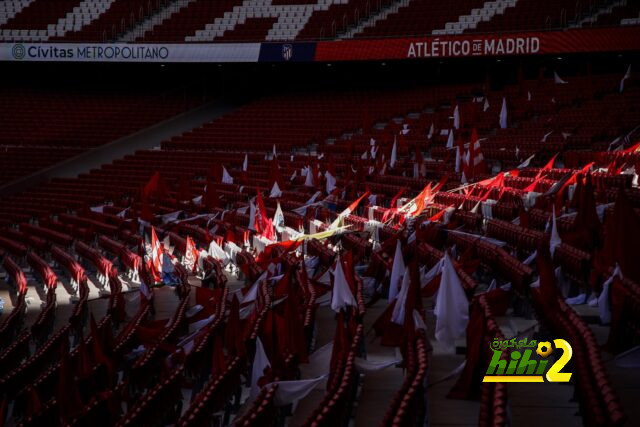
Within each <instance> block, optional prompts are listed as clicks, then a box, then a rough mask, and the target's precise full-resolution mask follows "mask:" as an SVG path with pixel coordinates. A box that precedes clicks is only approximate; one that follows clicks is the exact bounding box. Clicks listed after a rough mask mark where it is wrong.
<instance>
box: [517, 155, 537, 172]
mask: <svg viewBox="0 0 640 427" xmlns="http://www.w3.org/2000/svg"><path fill="white" fill-rule="evenodd" d="M535 156H536V155H535V154H532V155H531V156H530V157H529V158H528V159H527V160H525V161H524V162H522V163H520V164H519V165H518V169H524V168H527V167H529V163H530V162H531V160H532V159H533V158H534V157H535Z"/></svg>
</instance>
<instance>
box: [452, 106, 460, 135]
mask: <svg viewBox="0 0 640 427" xmlns="http://www.w3.org/2000/svg"><path fill="white" fill-rule="evenodd" d="M453 127H454V128H456V129H460V108H459V107H458V106H457V105H456V108H454V109H453Z"/></svg>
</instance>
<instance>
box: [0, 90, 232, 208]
mask: <svg viewBox="0 0 640 427" xmlns="http://www.w3.org/2000/svg"><path fill="white" fill-rule="evenodd" d="M233 108H234V106H233V105H232V104H230V103H224V102H212V103H207V104H204V105H202V106H200V107H198V108H195V109H193V110H190V111H186V112H184V113H182V114H179V115H177V116H174V117H172V118H169V119H167V120H165V121H162V122H159V123H157V124H155V125H153V126H150V127H148V128H146V129H142V130H140V131H138V132H136V133H134V134H132V135H127V136H125V137H123V138H120V139H118V140H115V141H113V142H110V143H108V144H105V145H102V146H99V147H96V148H93V149H91V150H89V151H85V152H83V153H81V154H79V155H77V156H75V157H72V158H70V159H66V160H64V161H62V162H59V163H56V164H54V165H53V166H50V167H48V168H45V169H43V170H39V171H37V172H35V173H33V174H31V175H28V176H25V177H22V178H19V179H17V180H15V181H13V182H9V183H7V184H5V185H4V186H2V187H0V195H3V196H6V195H9V194H13V193H15V192H18V191H24V190H25V189H27V188H29V187H32V186H34V185H36V184H38V183H41V182H44V181H46V180H48V179H51V178H53V177H75V176H78V175H79V174H81V173H83V172H88V171H89V170H91V169H93V168H98V167H100V166H101V165H103V164H105V163H108V162H112V161H113V160H115V159H119V158H121V157H123V156H125V155H127V154H131V153H133V152H135V151H136V150H140V149H150V148H153V147H155V146H159V145H160V143H161V142H162V141H166V140H168V139H171V138H172V137H175V136H178V135H181V134H182V133H183V132H186V131H189V130H191V129H194V128H197V127H199V126H201V125H203V124H204V123H207V122H209V121H211V120H212V119H215V118H217V117H220V116H222V115H223V114H225V113H227V112H229V111H231V110H232V109H233Z"/></svg>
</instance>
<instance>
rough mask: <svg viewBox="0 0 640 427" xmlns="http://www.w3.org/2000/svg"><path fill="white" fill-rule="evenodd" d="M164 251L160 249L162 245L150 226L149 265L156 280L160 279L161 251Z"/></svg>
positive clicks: (154, 230)
mask: <svg viewBox="0 0 640 427" xmlns="http://www.w3.org/2000/svg"><path fill="white" fill-rule="evenodd" d="M163 252H164V251H163V250H162V245H161V243H160V240H158V236H157V235H156V229H155V228H154V227H153V226H152V227H151V266H152V270H151V272H152V273H153V275H154V277H155V278H156V279H158V280H156V281H157V282H159V281H160V280H159V279H160V275H161V274H162V253H163Z"/></svg>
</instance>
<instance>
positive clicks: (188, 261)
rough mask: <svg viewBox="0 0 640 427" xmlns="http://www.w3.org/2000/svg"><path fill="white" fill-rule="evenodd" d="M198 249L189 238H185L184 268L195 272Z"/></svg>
mask: <svg viewBox="0 0 640 427" xmlns="http://www.w3.org/2000/svg"><path fill="white" fill-rule="evenodd" d="M199 256H200V255H199V252H198V248H197V247H196V244H195V242H194V241H193V239H192V238H191V236H187V246H186V249H185V251H184V260H183V264H184V266H185V267H186V268H187V269H188V270H190V271H192V272H193V271H195V269H196V266H197V265H198V257H199Z"/></svg>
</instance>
